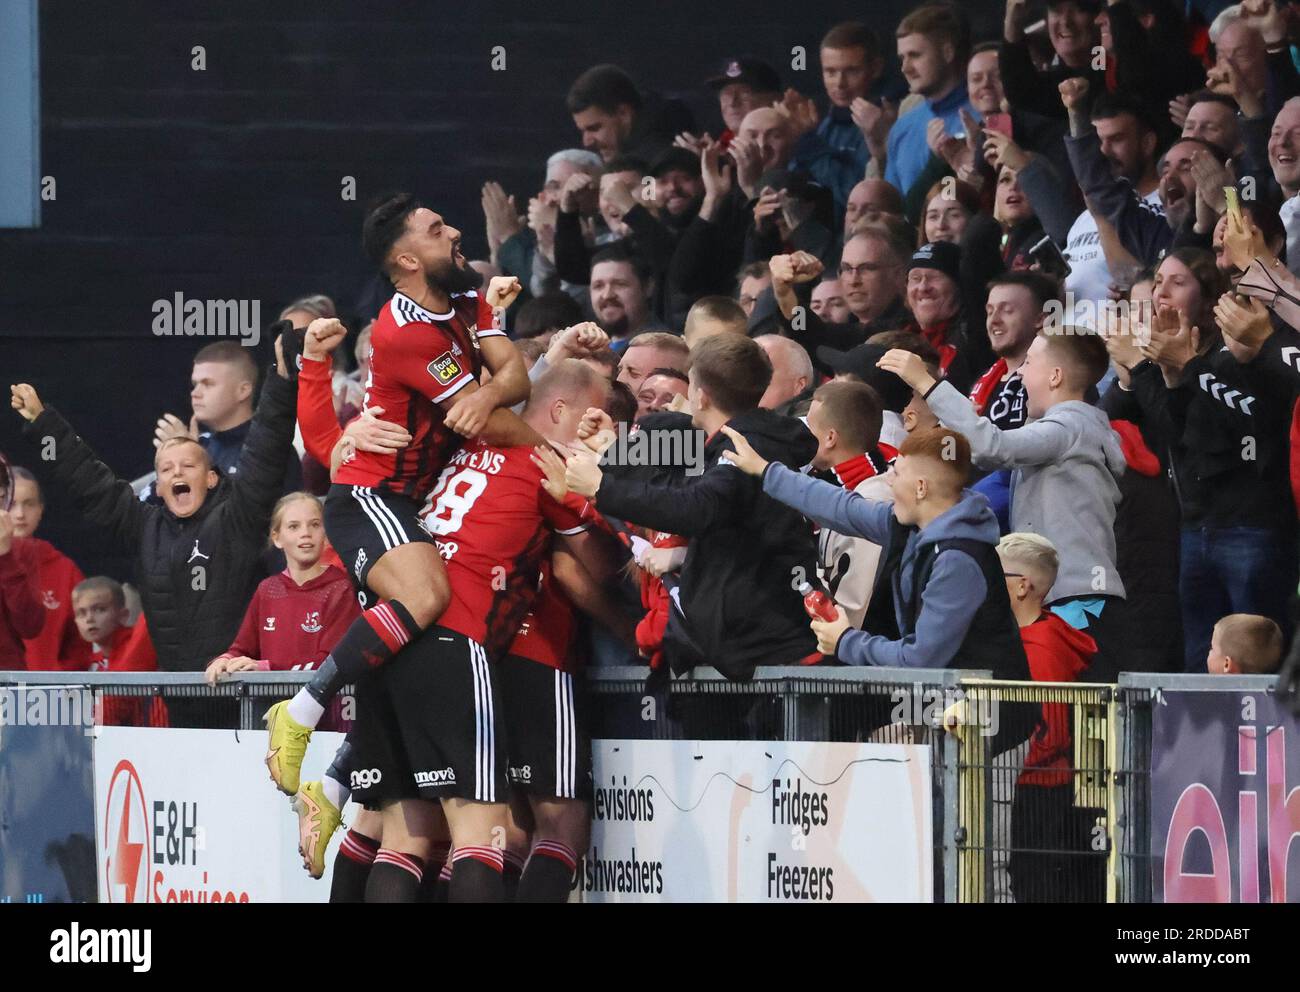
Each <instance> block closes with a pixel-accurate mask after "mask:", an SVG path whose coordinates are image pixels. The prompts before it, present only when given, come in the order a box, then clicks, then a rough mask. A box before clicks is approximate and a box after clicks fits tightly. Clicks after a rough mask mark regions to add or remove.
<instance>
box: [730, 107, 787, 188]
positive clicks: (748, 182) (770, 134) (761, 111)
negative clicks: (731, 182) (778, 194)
mask: <svg viewBox="0 0 1300 992" xmlns="http://www.w3.org/2000/svg"><path fill="white" fill-rule="evenodd" d="M738 146H739V147H738ZM793 151H794V137H793V136H792V135H791V133H790V124H789V122H788V121H787V120H786V118H785V116H784V115H782V114H780V113H778V112H777V111H775V110H773V109H772V108H771V107H759V108H758V109H757V110H751V111H750V112H749V113H747V114H746V115H745V119H744V120H743V121H741V122H740V130H739V131H738V132H736V138H735V140H734V141H733V142H732V143H731V154H732V157H733V158H735V160H736V179H737V181H738V182H739V184H740V187H741V189H743V190H744V191H745V195H746V196H748V197H749V198H751V199H752V198H754V197H755V196H757V195H758V192H759V190H758V180H759V178H760V177H761V176H762V175H763V174H764V173H766V172H771V171H772V170H773V169H784V168H785V167H786V166H787V165H788V164H789V163H790V155H791V154H792V153H793Z"/></svg>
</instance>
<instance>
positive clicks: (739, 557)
mask: <svg viewBox="0 0 1300 992" xmlns="http://www.w3.org/2000/svg"><path fill="white" fill-rule="evenodd" d="M771 377H772V366H771V363H770V362H769V361H768V359H767V355H766V354H765V353H764V352H763V349H762V348H760V347H759V346H758V345H757V344H755V343H754V342H753V341H752V340H751V339H749V338H744V337H739V336H737V335H733V334H721V335H717V336H715V337H712V338H708V339H707V340H705V341H704V342H703V343H701V344H700V345H699V346H698V347H697V348H696V349H695V351H694V352H693V354H692V364H691V372H690V388H689V391H688V393H687V397H688V399H689V401H690V404H691V409H692V410H693V414H692V419H693V421H694V424H695V426H696V427H698V428H701V429H702V430H704V431H705V433H706V434H707V435H708V440H707V442H706V443H705V447H704V471H703V472H702V474H699V475H694V476H687V477H686V479H685V480H684V481H682V482H680V483H678V484H669V485H663V484H655V483H651V482H645V481H641V480H639V479H634V478H618V477H616V476H615V475H614V474H613V473H605V472H602V471H601V469H600V466H599V465H598V464H597V462H596V459H595V458H594V457H592V456H590V455H589V454H579V455H576V456H574V457H572V458H570V459H569V466H568V470H567V473H566V477H567V479H568V486H569V488H570V489H572V490H574V491H575V492H579V493H582V494H583V495H585V496H594V497H595V498H596V502H597V505H598V507H599V509H600V510H601V512H603V513H606V514H609V515H612V516H615V517H618V518H620V519H623V520H628V521H630V522H632V523H636V524H641V525H643V526H646V527H652V528H654V529H655V530H661V531H668V532H669V533H672V534H680V535H682V536H684V537H687V538H689V539H690V544H689V545H688V546H687V551H686V561H685V562H684V564H683V565H682V570H681V582H680V585H679V587H678V589H679V596H678V597H675V599H674V605H673V611H672V614H671V617H670V619H669V622H668V629H667V632H666V634H665V641H664V647H665V653H666V655H667V658H668V662H669V664H670V665H671V666H672V668H673V670H674V671H679V672H680V671H684V670H686V669H688V668H691V667H693V666H694V665H703V664H711V665H714V666H715V667H716V668H717V669H718V670H719V671H720V672H722V673H723V674H724V675H726V676H727V677H728V678H733V679H749V678H752V677H753V674H754V668H755V666H757V665H789V664H798V663H800V662H803V661H805V660H817V659H818V658H819V657H820V656H819V655H818V654H817V644H816V641H815V639H814V638H813V636H812V633H811V631H810V630H809V629H808V618H807V616H806V615H805V613H804V608H803V603H802V601H801V597H800V595H799V593H798V591H797V589H798V584H799V583H798V581H797V580H798V579H800V578H807V579H811V578H812V577H813V576H815V575H816V574H817V572H816V568H817V565H816V561H817V548H816V542H815V541H814V538H813V535H812V529H811V527H810V525H809V524H808V522H807V521H806V520H804V519H803V517H802V516H801V515H800V514H799V513H798V512H796V511H795V510H792V509H790V508H789V507H786V506H783V505H781V504H780V503H778V502H776V501H775V500H773V499H771V498H770V497H768V496H765V495H764V494H763V492H762V488H761V486H760V485H759V483H758V480H756V479H753V478H751V477H750V476H748V475H746V474H745V473H743V472H741V471H740V470H739V469H738V468H736V467H735V465H734V464H733V463H732V462H731V460H730V459H729V457H728V455H729V454H730V453H732V451H733V450H734V449H733V446H732V443H731V441H730V439H728V438H727V437H726V436H725V435H723V434H722V433H721V432H720V431H719V428H720V427H722V425H723V424H727V425H729V426H730V427H732V428H733V429H734V430H735V431H737V432H738V433H740V434H742V435H744V436H745V437H746V438H747V439H748V440H749V442H750V443H751V444H752V445H753V446H754V448H755V449H756V450H758V451H760V452H762V453H763V455H764V457H766V458H769V459H772V460H774V461H779V462H782V463H784V464H786V465H789V466H791V467H792V468H795V469H798V468H799V467H800V466H802V465H806V464H808V463H809V462H810V461H811V460H812V458H813V455H815V454H816V452H817V440H816V438H814V437H813V436H812V434H811V433H809V431H808V429H807V428H805V427H804V426H803V424H802V423H800V422H799V421H798V420H795V419H794V418H792V417H783V416H781V415H780V414H776V413H773V412H771V411H769V410H760V409H758V400H759V398H760V397H761V396H762V395H763V392H764V391H765V390H766V389H767V385H768V382H769V381H770V380H771Z"/></svg>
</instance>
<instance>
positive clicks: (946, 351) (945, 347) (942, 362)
mask: <svg viewBox="0 0 1300 992" xmlns="http://www.w3.org/2000/svg"><path fill="white" fill-rule="evenodd" d="M951 326H952V319H951V318H949V319H948V320H941V321H939V323H937V324H935V325H933V326H931V327H922V326H921V325H920V324H919V323H917V322H916V321H912V324H911V326H910V327H909V328H908V329H909V330H911V331H914V332H915V333H917V334H919V335H921V337H923V338H925V340H927V341H929V342H930V344H931V345H932V346H933V347H934V350H935V351H937V352H938V353H939V368H940V369H942V370H943V371H944V372H947V371H948V366H949V365H951V364H952V360H953V359H954V358H956V357H957V349H956V347H955V346H953V345H950V344H949V343H948V328H949V327H951Z"/></svg>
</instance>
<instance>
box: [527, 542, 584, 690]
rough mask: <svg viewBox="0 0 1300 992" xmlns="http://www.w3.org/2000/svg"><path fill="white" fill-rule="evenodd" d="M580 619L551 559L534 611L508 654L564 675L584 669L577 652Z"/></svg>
mask: <svg viewBox="0 0 1300 992" xmlns="http://www.w3.org/2000/svg"><path fill="white" fill-rule="evenodd" d="M577 628H578V618H577V614H576V613H575V612H574V608H573V604H572V603H571V602H569V597H568V596H566V595H564V593H563V592H562V591H561V589H560V585H559V583H558V582H556V581H555V573H554V572H553V571H552V570H551V561H550V559H549V558H547V559H545V560H544V561H543V562H542V583H541V588H540V589H538V591H537V599H536V600H535V601H534V602H533V608H532V609H531V610H529V611H528V615H527V616H525V617H524V620H523V623H521V624H520V625H519V632H518V633H517V634H515V639H514V641H513V642H512V643H511V645H510V651H509V653H510V654H512V655H517V656H518V657H520V658H527V659H528V660H529V661H536V662H538V663H540V664H543V665H546V666H547V667H548V668H558V669H559V670H560V671H562V672H576V671H578V669H579V668H581V667H582V665H581V664H580V660H579V658H578V657H577V656H576V654H575V651H574V647H575V645H574V635H575V634H576V633H577Z"/></svg>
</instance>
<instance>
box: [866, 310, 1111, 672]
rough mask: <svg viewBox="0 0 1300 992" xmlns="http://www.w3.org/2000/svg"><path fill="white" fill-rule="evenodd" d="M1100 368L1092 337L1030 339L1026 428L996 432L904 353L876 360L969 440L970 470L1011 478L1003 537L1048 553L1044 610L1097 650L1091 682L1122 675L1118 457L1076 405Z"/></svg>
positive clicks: (1095, 417) (1093, 419)
mask: <svg viewBox="0 0 1300 992" xmlns="http://www.w3.org/2000/svg"><path fill="white" fill-rule="evenodd" d="M1107 365H1108V358H1107V354H1106V346H1105V343H1104V342H1103V341H1102V339H1101V338H1100V337H1098V336H1097V335H1095V334H1092V333H1090V332H1088V331H1086V330H1083V329H1081V328H1074V327H1056V328H1050V329H1048V330H1046V331H1044V332H1042V333H1040V334H1039V336H1038V337H1037V338H1035V339H1034V343H1033V344H1032V345H1030V346H1029V353H1028V355H1027V356H1026V358H1025V362H1024V365H1022V366H1021V376H1022V380H1023V382H1024V387H1025V398H1026V405H1027V408H1028V409H1027V413H1028V416H1029V419H1030V422H1029V423H1028V424H1026V425H1025V426H1024V427H1018V428H1015V429H1014V430H1005V431H1004V430H999V429H998V428H997V427H995V426H994V425H993V423H992V422H991V421H989V420H987V419H985V418H984V417H981V416H980V415H979V414H978V413H976V412H975V409H974V407H973V406H972V405H971V402H970V400H969V399H967V397H965V396H963V395H962V394H961V393H960V392H958V391H957V390H956V389H954V388H953V386H952V385H951V384H950V383H947V382H942V381H936V380H935V379H934V377H933V376H931V375H930V373H929V372H928V371H926V368H925V366H924V364H922V363H921V362H920V361H918V360H917V358H916V356H915V355H913V354H911V353H910V352H906V351H899V350H895V351H890V352H888V353H887V354H886V355H885V357H884V358H882V359H881V360H880V367H881V368H883V369H887V370H889V371H891V372H894V373H895V374H897V375H898V376H899V377H900V378H901V379H902V380H903V381H904V382H906V383H907V384H908V385H909V386H911V387H912V388H913V389H914V390H916V392H917V393H918V394H920V395H921V396H923V397H924V398H925V401H926V403H927V404H928V405H929V407H930V409H931V410H932V411H934V414H935V415H936V416H937V417H938V418H939V420H940V421H941V422H942V423H943V424H944V425H945V426H948V427H951V428H952V429H953V430H957V431H961V432H962V433H963V434H965V435H966V436H967V437H968V438H969V439H970V446H971V456H972V459H973V460H974V463H975V464H976V465H977V466H978V467H980V468H984V469H990V470H992V469H1002V468H1009V469H1013V470H1014V472H1013V474H1012V477H1011V529H1012V530H1013V531H1031V532H1033V533H1035V534H1040V535H1042V536H1043V537H1045V538H1047V539H1048V540H1049V541H1051V542H1052V544H1054V545H1055V546H1056V549H1057V553H1058V554H1059V556H1060V569H1059V571H1058V573H1057V578H1056V583H1055V584H1054V585H1053V586H1052V590H1051V593H1050V595H1049V597H1048V600H1047V605H1048V607H1049V608H1050V609H1051V610H1052V612H1054V613H1056V614H1058V615H1059V616H1060V617H1061V618H1062V619H1063V620H1065V621H1066V622H1067V623H1069V624H1070V625H1071V626H1073V627H1075V628H1076V629H1080V630H1086V631H1087V632H1088V634H1089V635H1090V636H1091V637H1092V638H1093V640H1095V641H1096V642H1097V646H1098V661H1097V663H1095V664H1094V666H1093V672H1092V677H1094V678H1101V677H1103V676H1111V675H1113V674H1114V673H1117V672H1119V671H1122V670H1123V669H1124V663H1123V646H1124V645H1123V640H1124V632H1123V617H1122V615H1121V614H1122V611H1123V605H1124V585H1123V583H1122V582H1121V581H1120V577H1119V571H1118V569H1117V568H1116V565H1115V511H1116V508H1117V507H1118V506H1119V498H1120V495H1119V477H1120V475H1121V474H1122V473H1123V471H1124V454H1123V451H1122V450H1121V447H1120V442H1119V438H1118V437H1117V436H1116V434H1115V432H1114V431H1113V430H1111V427H1110V421H1109V420H1108V419H1107V416H1106V414H1105V412H1104V411H1102V410H1100V409H1098V408H1097V407H1095V406H1092V405H1091V404H1089V403H1087V402H1086V401H1085V400H1084V397H1085V396H1086V395H1087V393H1088V390H1089V389H1090V388H1091V387H1092V386H1094V385H1096V383H1097V382H1098V381H1099V380H1100V379H1101V377H1102V376H1103V375H1104V374H1105V372H1106V369H1107ZM1102 659H1105V660H1104V662H1103V661H1102Z"/></svg>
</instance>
